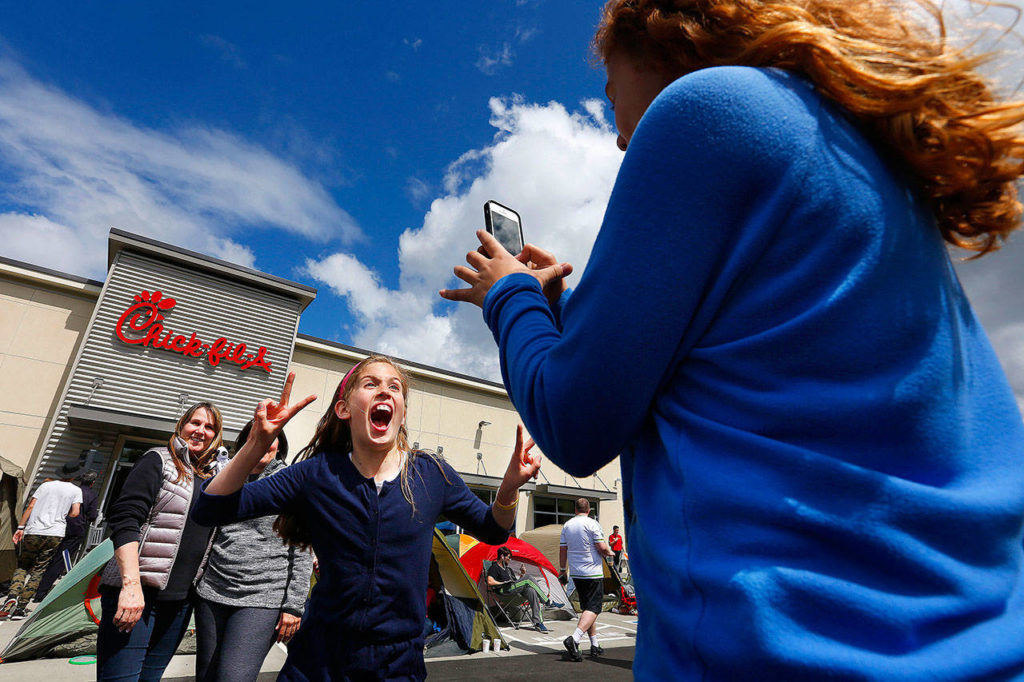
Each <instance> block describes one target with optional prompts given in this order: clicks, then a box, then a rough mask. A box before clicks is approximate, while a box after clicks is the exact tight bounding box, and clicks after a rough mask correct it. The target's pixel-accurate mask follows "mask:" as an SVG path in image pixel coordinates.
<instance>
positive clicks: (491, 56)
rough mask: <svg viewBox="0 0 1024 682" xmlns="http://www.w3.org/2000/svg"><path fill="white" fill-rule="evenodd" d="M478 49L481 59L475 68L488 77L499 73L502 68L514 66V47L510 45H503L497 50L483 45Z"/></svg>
mask: <svg viewBox="0 0 1024 682" xmlns="http://www.w3.org/2000/svg"><path fill="white" fill-rule="evenodd" d="M477 49H478V50H479V52H480V57H479V58H478V59H477V60H476V64H474V66H476V68H477V69H479V70H480V72H481V73H483V74H485V75H487V76H493V75H494V74H495V73H497V72H498V67H500V66H512V57H513V54H512V46H511V45H510V44H509V43H502V44H501V46H500V47H498V48H497V49H491V48H489V47H487V46H485V45H481V46H479V47H478V48H477Z"/></svg>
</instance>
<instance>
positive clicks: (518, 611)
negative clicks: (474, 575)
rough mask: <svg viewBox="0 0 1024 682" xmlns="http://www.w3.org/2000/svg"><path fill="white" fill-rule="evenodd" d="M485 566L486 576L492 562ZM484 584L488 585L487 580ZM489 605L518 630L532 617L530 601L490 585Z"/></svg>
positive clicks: (486, 563) (488, 586) (488, 590)
mask: <svg viewBox="0 0 1024 682" xmlns="http://www.w3.org/2000/svg"><path fill="white" fill-rule="evenodd" d="M483 564H484V566H483V570H484V573H483V574H484V575H485V576H486V575H487V569H488V568H490V565H491V562H490V561H484V562H483ZM484 584H485V585H486V584H487V579H486V578H484ZM487 603H488V605H489V606H491V607H492V608H493V609H494V610H496V611H497V612H498V613H500V614H501V616H502V618H504V619H505V621H506V622H507V623H508V624H509V625H511V626H512V627H513V628H514V629H516V630H518V629H519V626H520V625H522V624H523V621H524V620H526V619H527V618H529V617H530V615H531V613H530V600H529V599H527V598H526V597H524V596H523V595H521V594H516V593H515V592H500V591H499V590H498V589H497V588H493V587H491V586H490V585H487Z"/></svg>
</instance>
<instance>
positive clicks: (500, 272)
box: [438, 230, 572, 306]
mask: <svg viewBox="0 0 1024 682" xmlns="http://www.w3.org/2000/svg"><path fill="white" fill-rule="evenodd" d="M476 236H477V239H479V240H480V246H481V248H480V249H479V250H478V251H470V252H469V253H467V254H466V262H467V263H469V265H470V267H468V268H467V267H466V266H465V265H456V266H455V276H456V277H458V278H459V279H461V280H462V281H463V282H466V283H467V284H469V285H470V286H469V288H468V289H442V290H441V291H440V292H438V293H439V294H440V295H441V297H442V298H446V299H448V300H450V301H466V302H468V303H472V304H473V305H477V306H483V303H484V298H485V297H486V296H487V292H488V291H490V290H491V287H492V286H494V283H495V282H497V281H498V280H499V279H501V278H502V277H504V276H505V275H510V274H512V273H513V272H525V273H527V274H529V275H532V276H533V277H535V278H536V279H537V281H538V282H540V285H541V287H543V288H544V291H545V293H547V292H548V290H549V288H550V285H551V283H552V282H553V281H556V280H560V279H562V278H563V277H566V276H567V275H569V274H570V273H571V272H572V266H571V265H569V264H568V263H552V264H550V265H547V266H544V267H541V268H536V267H535V268H533V269H531V268H530V267H528V266H527V265H526V262H527V261H521V260H519V259H517V258H516V256H513V255H512V254H510V253H509V252H508V251H506V250H505V247H503V246H502V245H501V244H500V243H499V242H498V240H497V239H495V238H494V237H493V236H492V235H490V234H488V233H487V231H486V230H477V231H476ZM523 253H526V249H525V248H524V249H523ZM544 253H547V252H544ZM549 255H550V254H549ZM520 256H522V254H520ZM552 258H553V256H552ZM535 264H536V262H535ZM559 293H561V292H559Z"/></svg>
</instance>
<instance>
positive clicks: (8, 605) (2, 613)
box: [0, 598, 18, 620]
mask: <svg viewBox="0 0 1024 682" xmlns="http://www.w3.org/2000/svg"><path fill="white" fill-rule="evenodd" d="M17 606H18V600H17V599H13V598H11V599H8V600H7V601H5V602H4V605H3V606H0V620H7V619H8V618H10V617H11V613H12V612H13V611H14V609H15V608H17Z"/></svg>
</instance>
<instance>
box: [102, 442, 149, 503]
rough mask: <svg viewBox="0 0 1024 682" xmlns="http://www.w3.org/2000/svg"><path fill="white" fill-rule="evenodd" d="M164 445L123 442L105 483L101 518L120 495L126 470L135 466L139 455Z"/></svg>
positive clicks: (126, 474) (126, 476) (126, 473)
mask: <svg viewBox="0 0 1024 682" xmlns="http://www.w3.org/2000/svg"><path fill="white" fill-rule="evenodd" d="M160 445H164V444H163V443H156V442H150V443H147V442H144V441H134V440H128V441H125V442H124V446H123V447H122V448H121V453H120V455H119V456H118V458H117V461H116V462H114V467H113V470H112V471H111V472H110V482H109V483H108V484H107V492H106V496H105V497H104V499H103V506H102V511H103V518H104V519H106V518H107V514H108V512H109V510H110V505H112V504H113V503H114V501H115V500H116V499H117V498H118V497H120V495H121V488H123V487H124V481H125V479H126V478H128V472H130V471H131V470H132V467H133V466H135V462H137V461H138V459H139V457H142V455H144V454H146V452H148V451H149V450H150V449H151V448H154V447H158V446H160Z"/></svg>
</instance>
